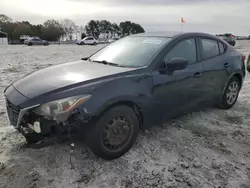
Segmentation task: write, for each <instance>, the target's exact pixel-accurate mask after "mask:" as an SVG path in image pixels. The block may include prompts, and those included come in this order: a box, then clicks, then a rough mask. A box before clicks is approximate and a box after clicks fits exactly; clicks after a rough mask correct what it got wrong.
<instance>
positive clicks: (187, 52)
mask: <svg viewBox="0 0 250 188" xmlns="http://www.w3.org/2000/svg"><path fill="white" fill-rule="evenodd" d="M175 57H180V58H184V59H186V60H188V61H189V64H190V63H195V62H196V61H197V58H196V42H195V39H185V40H182V41H181V42H179V43H178V44H177V45H176V46H175V47H174V48H173V49H172V50H171V51H170V52H169V53H168V54H167V56H166V57H165V58H164V60H165V61H169V60H170V59H172V58H175Z"/></svg>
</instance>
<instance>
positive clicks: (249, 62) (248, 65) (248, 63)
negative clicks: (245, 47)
mask: <svg viewBox="0 0 250 188" xmlns="http://www.w3.org/2000/svg"><path fill="white" fill-rule="evenodd" d="M247 71H248V72H250V55H249V56H248V58H247Z"/></svg>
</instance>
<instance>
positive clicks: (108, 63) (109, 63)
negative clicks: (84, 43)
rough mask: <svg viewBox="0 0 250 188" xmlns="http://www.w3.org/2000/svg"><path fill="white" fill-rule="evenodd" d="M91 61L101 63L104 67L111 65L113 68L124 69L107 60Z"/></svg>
mask: <svg viewBox="0 0 250 188" xmlns="http://www.w3.org/2000/svg"><path fill="white" fill-rule="evenodd" d="M90 61H92V62H95V63H101V64H104V65H111V66H117V67H123V66H122V65H119V64H117V63H111V62H108V61H106V60H102V61H97V60H90Z"/></svg>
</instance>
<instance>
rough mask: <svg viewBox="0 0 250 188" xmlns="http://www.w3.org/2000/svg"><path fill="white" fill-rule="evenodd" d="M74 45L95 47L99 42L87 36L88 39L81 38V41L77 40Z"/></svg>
mask: <svg viewBox="0 0 250 188" xmlns="http://www.w3.org/2000/svg"><path fill="white" fill-rule="evenodd" d="M76 43H77V44H78V45H84V44H92V45H96V44H98V43H99V41H98V40H97V39H95V38H94V37H92V36H88V37H85V38H83V39H82V40H78V41H77V42H76Z"/></svg>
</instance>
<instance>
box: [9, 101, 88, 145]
mask: <svg viewBox="0 0 250 188" xmlns="http://www.w3.org/2000/svg"><path fill="white" fill-rule="evenodd" d="M37 106H39V105H35V106H31V107H28V108H24V109H20V108H19V107H18V106H15V105H14V104H12V103H11V102H10V101H8V100H7V99H6V108H7V112H8V117H9V121H10V124H11V125H12V126H13V127H14V128H16V129H17V130H18V131H19V132H21V133H22V134H23V136H24V137H25V138H26V140H27V142H28V143H29V144H33V143H37V142H40V143H42V145H44V143H46V144H45V145H46V146H47V145H48V144H49V143H50V144H52V143H55V142H58V141H59V142H61V141H65V140H67V139H68V138H69V133H70V132H71V133H70V134H74V133H75V130H76V129H77V128H80V127H82V124H86V122H89V121H90V116H89V115H88V114H87V113H85V112H82V111H79V110H76V111H75V112H74V113H72V115H71V116H70V117H69V118H68V120H67V121H65V122H59V123H58V122H56V121H54V120H48V119H46V118H45V117H43V116H39V115H37V114H35V113H34V112H32V110H31V109H33V108H35V107H37ZM69 131H70V132H69ZM50 144H49V145H50ZM36 147H38V146H36ZM38 148H41V147H38Z"/></svg>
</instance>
